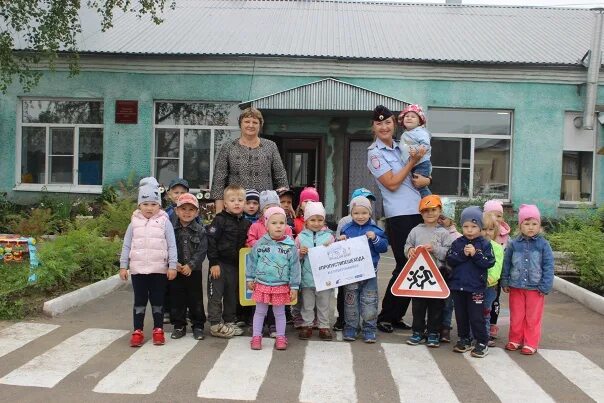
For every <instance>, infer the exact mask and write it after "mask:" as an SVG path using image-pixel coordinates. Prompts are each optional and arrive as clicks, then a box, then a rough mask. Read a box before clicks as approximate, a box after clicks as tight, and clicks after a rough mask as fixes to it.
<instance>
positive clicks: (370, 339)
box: [363, 331, 376, 344]
mask: <svg viewBox="0 0 604 403" xmlns="http://www.w3.org/2000/svg"><path fill="white" fill-rule="evenodd" d="M363 341H364V342H365V343H369V344H373V343H375V342H376V338H375V332H371V331H365V332H363Z"/></svg>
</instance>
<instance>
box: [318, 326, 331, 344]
mask: <svg viewBox="0 0 604 403" xmlns="http://www.w3.org/2000/svg"><path fill="white" fill-rule="evenodd" d="M319 339H321V340H324V341H332V340H333V333H331V330H330V329H329V328H327V327H326V328H322V329H319Z"/></svg>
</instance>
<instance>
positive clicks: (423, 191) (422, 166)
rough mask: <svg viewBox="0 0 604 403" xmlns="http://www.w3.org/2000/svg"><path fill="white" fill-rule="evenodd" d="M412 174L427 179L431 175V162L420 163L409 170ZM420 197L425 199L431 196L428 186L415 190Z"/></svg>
mask: <svg viewBox="0 0 604 403" xmlns="http://www.w3.org/2000/svg"><path fill="white" fill-rule="evenodd" d="M411 173H412V174H420V175H421V176H425V177H429V176H430V174H431V173H432V162H430V160H427V161H424V162H420V163H419V164H417V165H416V166H414V167H413V168H411ZM417 190H418V191H419V194H420V196H421V197H426V196H429V195H431V194H432V192H431V191H430V188H428V186H424V187H421V188H419V189H417Z"/></svg>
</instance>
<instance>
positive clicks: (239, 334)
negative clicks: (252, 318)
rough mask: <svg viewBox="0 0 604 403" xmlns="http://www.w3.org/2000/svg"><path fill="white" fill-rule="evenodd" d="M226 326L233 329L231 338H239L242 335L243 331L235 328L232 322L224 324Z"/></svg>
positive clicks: (237, 327)
mask: <svg viewBox="0 0 604 403" xmlns="http://www.w3.org/2000/svg"><path fill="white" fill-rule="evenodd" d="M225 324H226V325H227V326H230V327H231V328H232V329H233V336H241V335H243V329H242V328H240V327H239V326H237V325H236V324H235V323H233V322H229V323H225Z"/></svg>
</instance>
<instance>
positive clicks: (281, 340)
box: [275, 336, 287, 350]
mask: <svg viewBox="0 0 604 403" xmlns="http://www.w3.org/2000/svg"><path fill="white" fill-rule="evenodd" d="M275 349H277V350H287V337H285V336H277V338H276V340H275Z"/></svg>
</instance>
